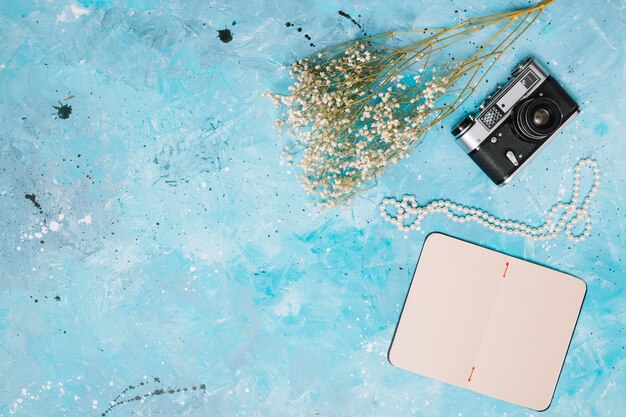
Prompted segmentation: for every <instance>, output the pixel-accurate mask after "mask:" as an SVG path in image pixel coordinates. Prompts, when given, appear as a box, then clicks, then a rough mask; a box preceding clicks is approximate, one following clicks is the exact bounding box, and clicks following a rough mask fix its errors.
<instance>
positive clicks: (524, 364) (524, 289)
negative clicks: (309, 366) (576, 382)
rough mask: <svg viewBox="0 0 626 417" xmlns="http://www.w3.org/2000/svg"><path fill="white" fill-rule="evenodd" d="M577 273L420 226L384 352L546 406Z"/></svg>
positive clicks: (420, 368) (401, 362)
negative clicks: (421, 236)
mask: <svg viewBox="0 0 626 417" xmlns="http://www.w3.org/2000/svg"><path fill="white" fill-rule="evenodd" d="M585 292H586V285H585V283H584V281H582V280H580V279H578V278H575V277H573V276H571V275H568V274H564V273H562V272H558V271H555V270H552V269H548V268H546V267H543V266H540V265H537V264H533V263H530V262H527V261H524V260H521V259H517V258H513V257H511V256H508V255H505V254H503V253H499V252H496V251H493V250H490V249H486V248H483V247H481V246H477V245H474V244H471V243H467V242H465V241H462V240H459V239H455V238H452V237H449V236H446V235H443V234H440V233H433V234H430V235H429V236H428V237H427V239H426V242H425V243H424V248H423V249H422V254H421V255H420V259H419V262H418V265H417V268H416V270H415V274H414V276H413V281H412V283H411V288H410V290H409V294H408V296H407V299H406V302H405V304H404V308H403V310H402V315H401V317H400V321H399V323H398V327H397V329H396V333H395V335H394V338H393V342H392V345H391V348H390V350H389V361H390V362H391V363H392V364H393V365H395V366H397V367H400V368H403V369H406V370H408V371H411V372H415V373H418V374H421V375H424V376H427V377H430V378H434V379H437V380H440V381H443V382H447V383H449V384H453V385H457V386H460V387H463V388H467V389H469V390H472V391H476V392H479V393H481V394H485V395H489V396H491V397H494V398H498V399H501V400H505V401H508V402H511V403H514V404H518V405H521V406H524V407H528V408H531V409H534V410H539V411H541V410H545V409H546V408H548V407H549V406H550V403H551V401H552V396H553V394H554V390H555V388H556V383H557V380H558V378H559V374H560V372H561V368H562V366H563V362H564V360H565V354H566V353H567V348H568V346H569V343H570V340H571V338H572V333H573V332H574V327H575V325H576V321H577V319H578V314H579V313H580V308H581V306H582V302H583V298H584V296H585Z"/></svg>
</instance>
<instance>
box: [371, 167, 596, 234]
mask: <svg viewBox="0 0 626 417" xmlns="http://www.w3.org/2000/svg"><path fill="white" fill-rule="evenodd" d="M584 166H587V167H591V168H592V172H593V183H592V186H591V189H590V190H589V192H588V193H587V195H586V196H585V197H584V198H583V200H582V205H581V206H580V207H578V206H577V205H578V202H579V200H580V178H581V174H580V172H581V170H582V168H583V167H584ZM599 185H600V169H599V167H598V162H597V161H594V160H592V159H581V160H579V161H578V163H577V164H576V167H575V168H574V183H573V187H572V199H571V201H570V202H569V203H565V202H563V201H559V202H557V203H556V204H554V205H553V206H552V208H550V210H548V212H547V214H546V218H545V222H544V224H543V225H541V226H537V227H531V226H528V225H527V224H526V223H524V222H516V221H512V220H502V219H498V218H497V217H495V216H494V215H492V214H490V213H488V212H486V211H484V210H481V209H477V208H474V207H468V206H463V205H462V204H458V203H455V202H451V201H448V200H433V201H431V202H430V203H428V204H427V205H425V206H420V205H418V203H417V200H416V198H415V196H413V195H405V196H404V197H402V200H396V199H395V198H387V197H386V198H383V200H382V203H381V204H380V214H381V216H382V218H383V219H385V220H386V221H388V222H389V223H391V224H394V225H396V226H397V227H398V228H399V229H400V230H404V231H405V232H408V231H410V230H419V224H420V222H421V221H422V220H423V219H424V217H425V216H427V215H429V214H432V213H445V214H446V217H448V218H449V219H452V221H454V222H457V223H465V222H468V221H474V222H476V223H478V224H480V225H483V226H485V227H487V228H488V229H489V230H492V231H494V232H497V233H504V234H508V235H514V234H517V235H520V236H522V237H525V238H530V239H534V240H548V239H553V238H554V237H556V236H557V234H558V233H559V232H560V231H561V230H563V229H565V235H566V236H567V238H568V239H570V240H572V241H574V242H580V241H582V240H584V239H585V238H587V237H588V236H590V235H591V221H590V219H589V206H590V205H591V201H592V200H593V197H594V196H595V194H596V192H597V190H598V187H599ZM388 205H393V206H394V207H395V210H396V211H395V213H396V214H395V216H394V215H391V214H389V211H388V210H387V206H388ZM458 213H463V214H466V215H465V216H460V215H459V214H458ZM557 214H560V215H559V217H558V219H557V220H556V221H553V219H554V217H555V216H556V215H557ZM410 216H415V218H414V219H413V220H412V221H411V222H410V223H408V222H406V220H407V219H408V218H409V217H410ZM406 223H408V224H406ZM578 223H584V224H585V226H584V228H583V231H582V233H581V234H580V235H574V234H573V233H572V229H573V227H574V225H576V224H578Z"/></svg>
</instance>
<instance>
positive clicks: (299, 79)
mask: <svg viewBox="0 0 626 417" xmlns="http://www.w3.org/2000/svg"><path fill="white" fill-rule="evenodd" d="M553 1H554V0H544V1H542V2H541V3H539V4H537V5H536V6H533V7H530V8H528V9H524V10H518V11H513V12H507V13H499V14H494V15H490V16H485V17H479V18H473V19H469V20H466V21H463V22H461V23H459V24H457V25H455V26H452V27H450V28H444V29H434V30H419V31H418V30H410V31H402V32H385V33H382V34H380V35H375V36H370V37H366V38H363V39H359V40H353V41H348V42H344V43H341V44H338V45H334V46H331V47H328V48H325V49H323V50H321V51H319V52H316V53H315V54H313V55H311V56H309V57H307V58H304V59H302V60H299V61H297V62H295V63H294V64H293V65H292V68H291V75H292V77H293V78H295V83H294V85H293V86H292V87H290V90H291V94H290V95H280V94H269V96H270V97H271V98H272V99H273V100H274V102H275V103H276V104H277V105H278V106H284V109H285V110H284V113H283V114H282V115H281V116H280V117H279V118H278V120H277V125H278V127H279V128H280V129H281V130H282V129H283V128H284V127H287V128H288V129H289V130H290V131H291V132H292V133H293V134H294V135H295V136H296V138H297V141H296V142H295V143H294V144H292V145H290V146H287V147H286V149H285V155H284V157H285V159H287V162H288V163H292V162H293V159H294V158H295V157H296V156H297V155H299V154H300V153H303V155H302V157H301V159H300V163H299V165H300V167H301V168H302V173H301V174H299V179H300V181H301V183H302V184H303V187H304V188H305V189H306V190H307V191H308V192H309V193H311V194H313V195H316V196H317V198H318V201H319V203H320V204H321V205H324V206H328V207H334V206H337V205H345V204H347V203H349V202H350V201H351V200H352V198H353V197H354V196H355V195H356V194H357V193H358V192H359V191H361V190H363V189H366V188H367V187H368V185H374V184H375V183H376V177H377V176H379V175H381V174H382V172H383V170H384V169H385V167H386V166H387V165H388V164H389V163H396V162H398V161H399V160H400V159H402V158H406V157H407V156H408V155H409V154H410V152H411V151H412V150H413V148H414V147H415V146H416V145H417V144H418V143H419V142H420V140H421V139H422V138H423V137H424V135H425V134H426V133H427V132H428V130H430V129H431V128H432V127H433V126H435V125H437V124H438V123H440V122H441V121H442V119H444V118H445V117H447V116H448V115H450V114H451V113H452V112H454V111H455V110H456V109H457V108H458V107H459V106H460V105H461V104H463V102H464V101H465V100H467V98H469V97H470V95H471V94H472V93H473V92H474V90H475V89H476V87H477V85H478V84H479V83H480V81H482V80H483V78H484V77H485V76H486V74H487V72H488V71H489V70H490V69H491V68H492V67H493V65H494V64H495V63H496V61H497V60H498V59H499V58H500V57H501V56H502V54H503V53H504V52H505V51H506V50H507V49H508V48H509V46H511V45H512V44H513V43H514V42H515V41H516V40H517V39H518V38H519V37H520V36H521V35H522V34H523V33H524V32H525V31H526V30H527V29H528V27H529V26H530V25H531V24H532V23H533V22H534V21H535V20H536V19H537V17H538V16H539V15H540V14H541V12H542V11H543V10H544V8H545V7H546V6H548V5H549V4H551V3H552V2H553ZM489 27H495V28H497V30H496V31H495V33H493V34H492V35H491V36H489V37H488V39H487V40H486V41H484V42H483V43H482V46H480V47H479V48H478V49H477V50H476V52H474V53H473V54H472V55H471V56H470V57H469V58H467V59H464V60H456V61H455V60H454V58H451V59H441V58H440V56H441V55H442V52H444V51H446V50H447V49H448V48H450V47H452V46H453V45H456V44H458V43H459V42H462V41H466V40H468V38H470V37H471V36H473V35H475V34H477V33H479V32H481V31H483V30H484V29H487V28H489ZM411 33H421V34H428V36H426V37H425V38H424V39H422V40H420V41H419V42H416V43H412V44H410V45H408V46H401V47H397V46H393V45H390V42H389V41H390V40H391V39H395V38H396V37H398V36H400V35H408V34H411ZM444 95H445V97H446V101H447V102H445V103H442V104H439V102H440V101H443V98H442V96H444ZM440 99H441V100H440Z"/></svg>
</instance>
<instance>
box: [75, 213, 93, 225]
mask: <svg viewBox="0 0 626 417" xmlns="http://www.w3.org/2000/svg"><path fill="white" fill-rule="evenodd" d="M91 220H92V219H91V213H89V214H87V215H85V217H83V218H82V219H80V220H78V223H79V224H80V223H85V224H91Z"/></svg>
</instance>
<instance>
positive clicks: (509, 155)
mask: <svg viewBox="0 0 626 417" xmlns="http://www.w3.org/2000/svg"><path fill="white" fill-rule="evenodd" d="M506 157H507V158H508V159H509V161H511V163H512V164H513V165H515V166H518V165H519V162H518V161H517V158H516V157H515V153H513V151H507V153H506Z"/></svg>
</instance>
